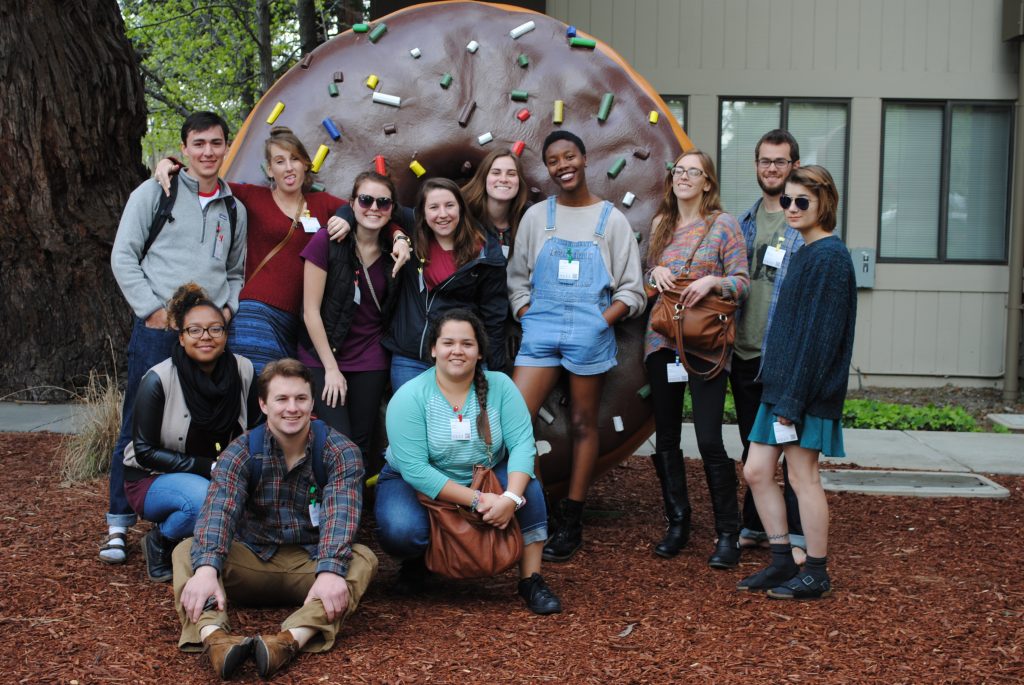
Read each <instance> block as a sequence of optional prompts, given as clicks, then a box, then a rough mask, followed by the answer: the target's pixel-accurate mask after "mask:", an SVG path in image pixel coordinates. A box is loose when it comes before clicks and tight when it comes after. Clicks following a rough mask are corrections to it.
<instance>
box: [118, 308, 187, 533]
mask: <svg viewBox="0 0 1024 685" xmlns="http://www.w3.org/2000/svg"><path fill="white" fill-rule="evenodd" d="M177 342H178V334H177V333H176V332H174V331H168V330H163V329H157V328H147V327H146V324H145V322H144V321H143V320H142V319H140V318H138V317H135V325H134V326H133V327H132V337H131V340H130V341H129V342H128V381H127V383H125V386H124V407H123V408H122V410H121V433H120V434H119V435H118V437H117V444H116V445H115V446H114V453H113V455H111V459H110V508H109V509H108V510H107V525H108V526H125V527H127V526H132V525H135V521H136V520H137V517H136V515H135V512H134V511H132V508H131V506H129V505H128V498H127V497H126V496H125V494H124V448H125V446H126V445H127V444H128V441H129V440H131V439H132V416H133V414H134V413H135V393H136V392H137V391H138V389H139V382H140V381H141V380H142V377H143V376H145V375H146V372H147V371H149V370H150V369H151V368H153V367H154V366H156V365H157V364H159V363H160V362H162V361H163V360H165V359H167V358H168V357H170V356H171V350H172V349H174V345H175V344H176V343H177Z"/></svg>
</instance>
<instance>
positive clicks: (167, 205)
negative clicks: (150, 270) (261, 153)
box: [139, 175, 237, 264]
mask: <svg viewBox="0 0 1024 685" xmlns="http://www.w3.org/2000/svg"><path fill="white" fill-rule="evenodd" d="M177 198H178V176H177V175H174V176H171V187H170V195H168V194H166V193H163V192H161V193H160V203H159V204H158V205H157V207H156V214H154V215H153V222H152V223H151V224H150V225H149V237H147V238H146V244H145V245H143V246H142V254H141V255H139V263H140V264H141V263H142V260H143V259H145V258H146V253H147V252H149V248H151V247H153V243H154V242H155V241H156V238H157V236H158V235H160V231H162V230H164V225H165V224H166V223H167V222H168V221H170V222H173V221H174V216H173V215H172V214H171V211H172V210H173V209H174V201H175V200H176V199H177ZM232 210H234V207H232ZM232 210H229V211H228V216H229V217H230V218H231V237H232V239H234V237H235V221H234V220H235V216H236V215H237V210H234V211H235V213H234V214H232V213H231V212H232Z"/></svg>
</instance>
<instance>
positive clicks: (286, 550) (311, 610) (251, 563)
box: [172, 538, 377, 652]
mask: <svg viewBox="0 0 1024 685" xmlns="http://www.w3.org/2000/svg"><path fill="white" fill-rule="evenodd" d="M191 552H192V538H188V539H186V540H183V541H182V542H181V544H179V545H178V546H177V547H175V549H174V555H173V557H172V559H173V562H174V608H175V609H176V610H177V612H178V618H179V619H180V620H181V639H179V640H178V647H179V648H180V649H181V650H183V651H186V652H198V651H202V648H203V644H202V640H201V639H200V637H199V631H201V630H202V629H203V628H204V627H205V626H208V625H218V626H221V627H222V628H223V629H224V630H225V631H228V632H230V630H231V626H230V624H229V622H228V615H227V612H224V611H217V610H216V609H214V610H212V611H209V610H208V611H204V612H203V613H202V615H200V617H199V620H198V621H197V622H196V623H193V622H192V621H191V620H190V619H189V618H188V616H186V615H185V609H184V608H183V607H182V606H181V592H182V590H183V589H184V588H185V583H186V582H188V579H189V578H191V577H192V555H191ZM316 563H317V562H316V560H315V559H310V558H309V553H307V552H306V550H305V549H303V548H302V547H301V546H299V545H284V546H282V547H280V548H279V549H278V550H277V554H275V555H274V556H273V557H272V558H271V559H270V561H263V560H262V559H260V558H259V557H258V556H256V555H255V554H253V553H252V551H251V550H250V549H249V548H248V547H246V546H245V545H243V544H242V543H240V542H238V541H235V542H234V544H232V545H231V551H230V552H229V553H228V556H227V559H225V560H224V568H223V571H222V572H221V574H220V578H219V581H220V584H221V587H222V588H223V590H224V592H225V595H226V596H227V598H228V602H229V604H240V605H244V606H272V605H277V606H289V605H290V606H294V605H302V602H303V601H304V600H305V599H306V595H307V593H309V589H310V588H311V587H312V586H313V581H315V580H316ZM376 573H377V557H376V556H375V555H374V554H373V552H371V551H370V549H369V548H368V547H366V546H364V545H352V559H351V561H350V562H349V566H348V575H346V576H345V581H346V582H347V583H348V609H347V610H346V611H345V613H344V615H339V616H338V617H337V618H335V620H334V621H328V620H327V613H326V612H325V611H324V605H323V603H322V602H321V601H320V600H319V599H316V600H313V601H312V602H310V603H309V604H305V605H302V606H300V607H299V609H298V610H297V611H295V612H294V613H293V614H292V615H291V616H289V617H288V618H287V619H286V620H285V622H284V623H282V624H281V630H288V629H289V628H302V627H306V628H312V629H314V630H316V631H318V633H317V635H315V636H314V637H313V639H311V640H310V641H309V642H308V643H307V644H306V646H305V647H303V650H302V651H304V652H324V651H327V650H328V649H330V648H331V647H333V646H334V638H335V636H336V635H337V634H338V630H339V629H340V628H341V624H342V623H343V622H344V620H345V619H346V618H348V617H349V616H350V615H351V614H352V613H353V612H354V611H355V610H356V607H358V606H359V600H360V599H362V596H363V594H364V593H365V592H366V588H367V587H369V585H370V581H371V580H373V576H374V575H375V574H376Z"/></svg>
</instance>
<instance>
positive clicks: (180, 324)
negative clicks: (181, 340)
mask: <svg viewBox="0 0 1024 685" xmlns="http://www.w3.org/2000/svg"><path fill="white" fill-rule="evenodd" d="M196 307H209V308H210V309H212V310H213V311H215V312H217V316H219V317H220V319H221V321H224V312H223V311H222V310H221V308H220V307H218V306H217V305H216V304H214V303H213V301H212V300H211V299H210V296H209V295H207V294H206V291H205V290H203V289H202V288H201V287H200V286H199V284H198V283H195V282H192V281H189V282H188V283H186V284H184V285H182V286H179V287H178V289H177V290H175V291H174V294H173V295H171V299H169V300H168V301H167V315H168V318H170V320H171V323H172V324H173V325H174V327H175V328H176V329H178V330H179V331H180V330H183V329H184V328H185V316H187V315H188V313H189V312H190V311H192V310H193V309H195V308H196Z"/></svg>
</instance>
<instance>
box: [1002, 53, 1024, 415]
mask: <svg viewBox="0 0 1024 685" xmlns="http://www.w3.org/2000/svg"><path fill="white" fill-rule="evenodd" d="M1017 51H1018V60H1017V62H1018V64H1017V107H1016V109H1017V123H1016V125H1015V127H1014V137H1015V138H1016V139H1017V144H1016V146H1015V148H1014V154H1013V193H1012V199H1011V202H1012V203H1013V219H1012V221H1011V223H1010V288H1009V291H1008V293H1007V305H1006V306H1007V314H1006V365H1005V367H1004V368H1005V369H1006V376H1005V378H1004V380H1003V399H1004V400H1005V401H1008V402H1016V401H1017V398H1018V396H1019V394H1020V379H1019V376H1020V324H1021V313H1022V307H1021V305H1022V302H1021V290H1022V287H1024V285H1022V271H1024V43H1022V42H1021V41H1017Z"/></svg>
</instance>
